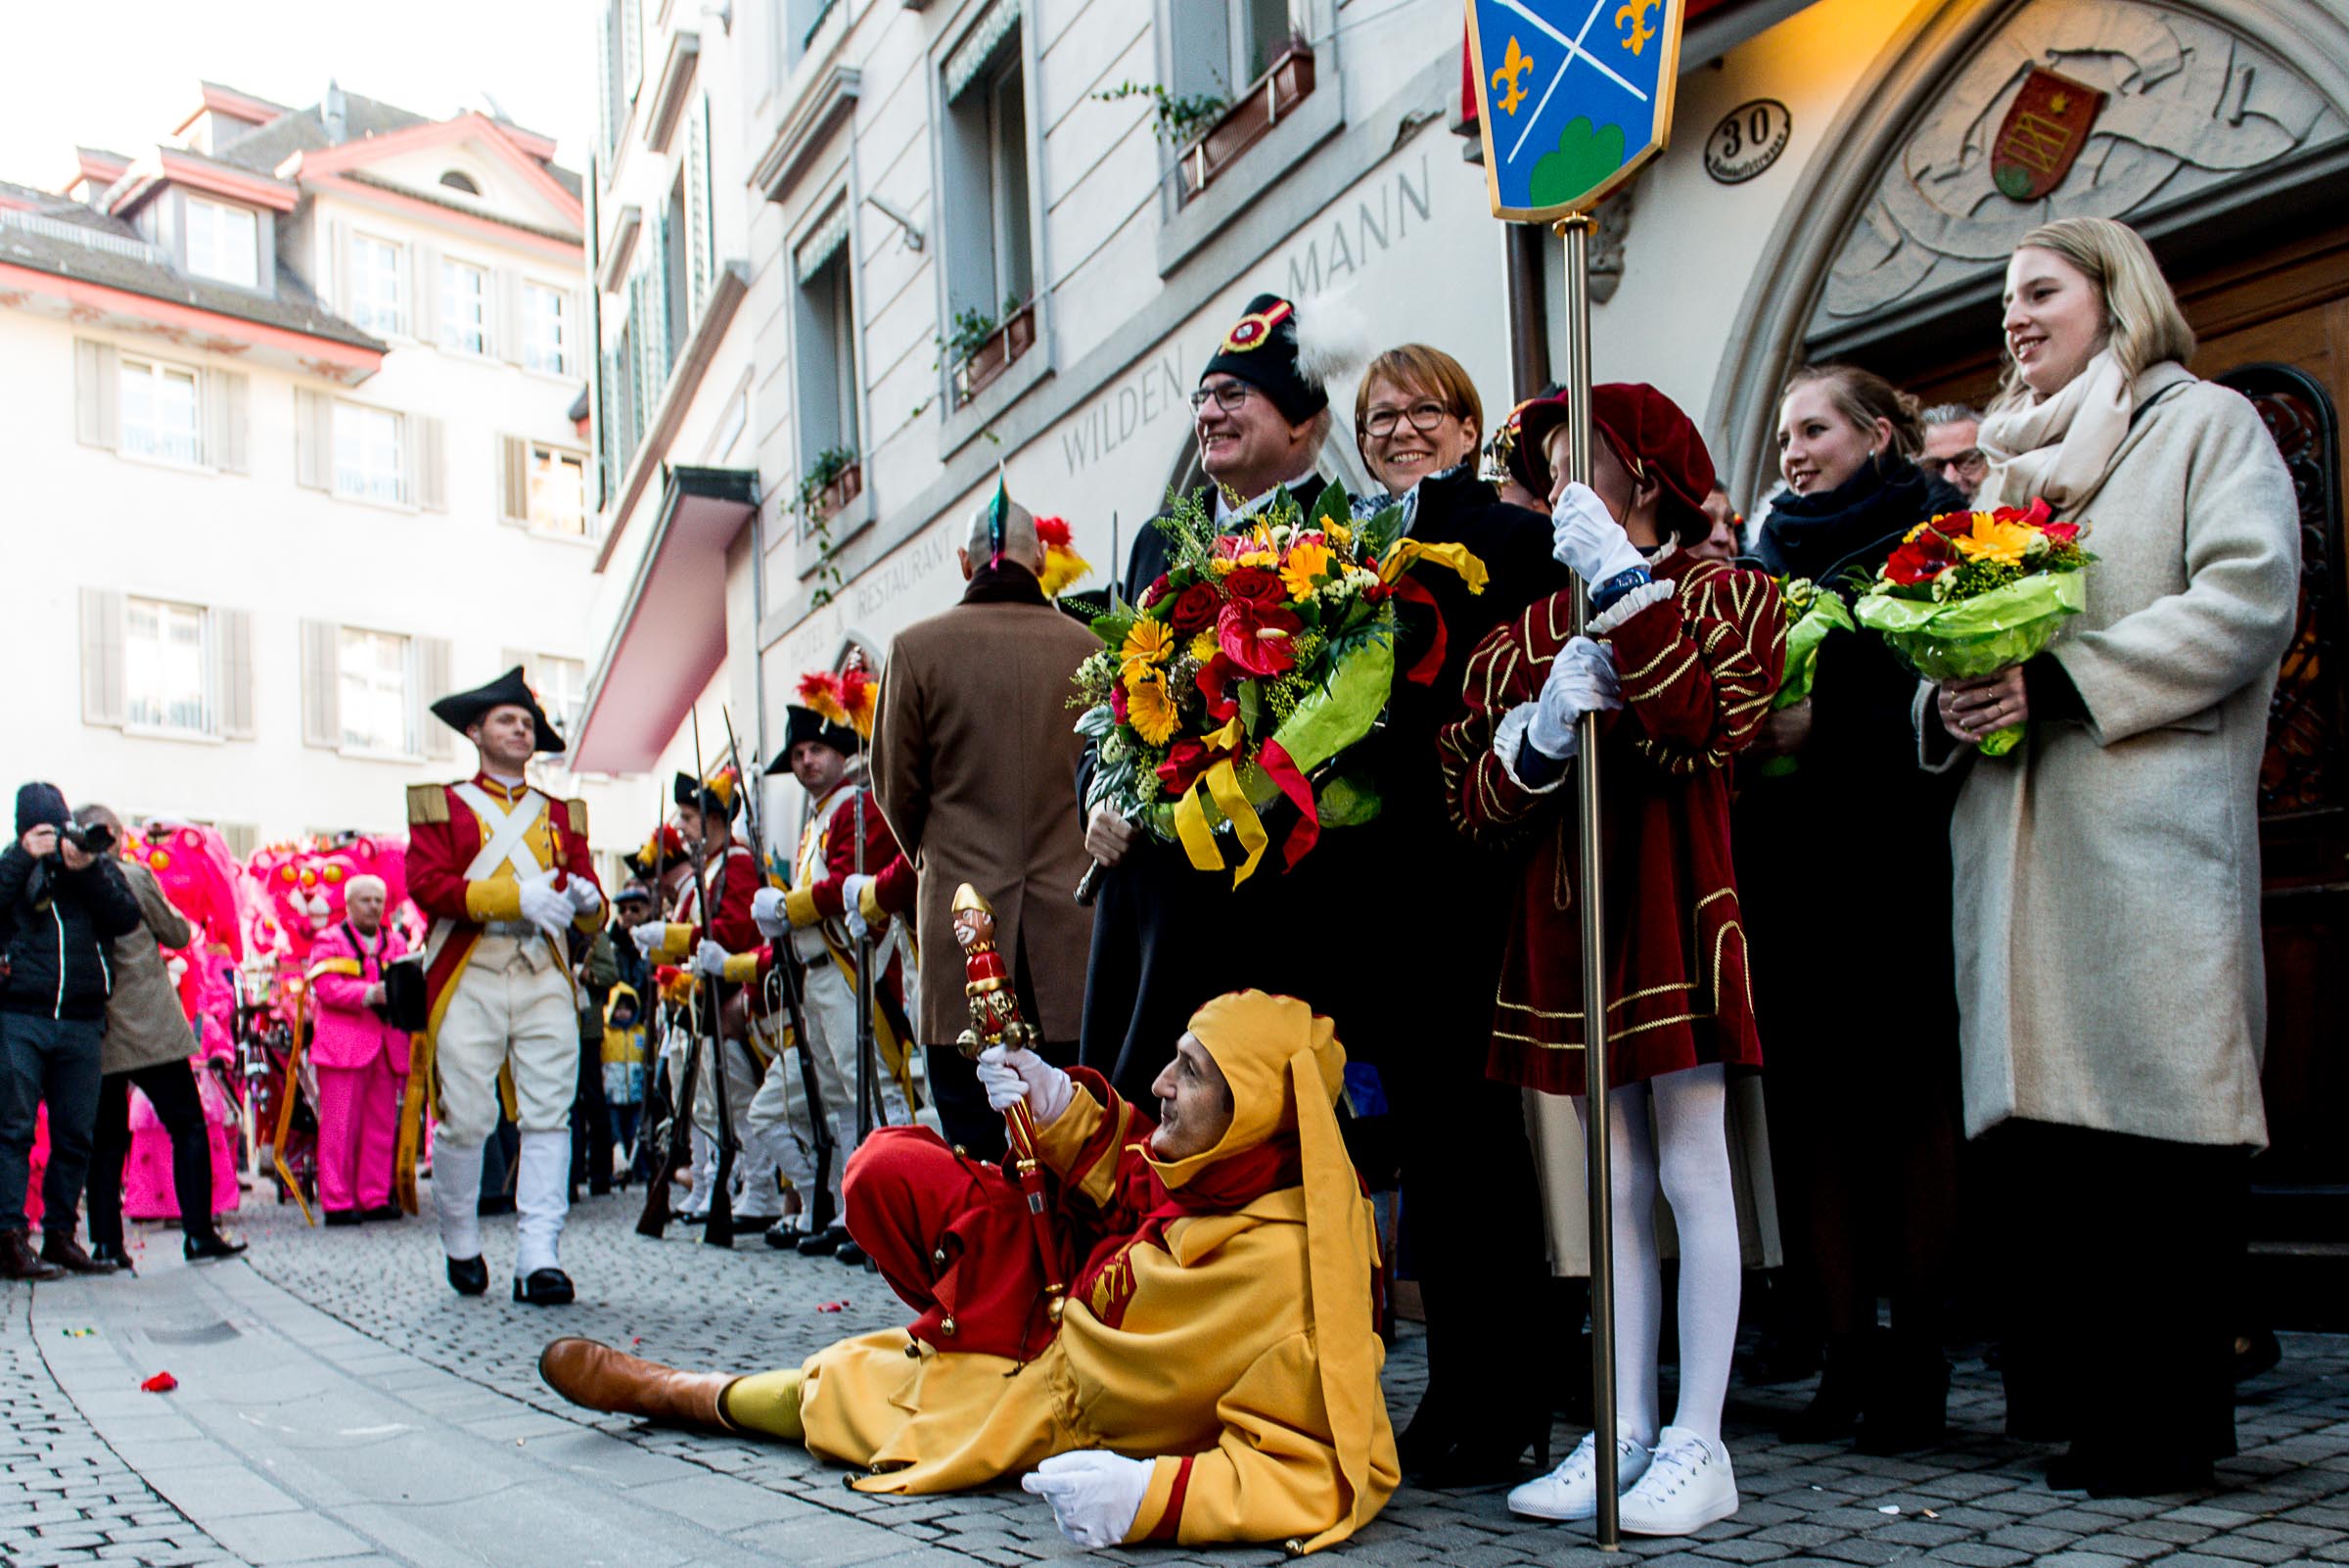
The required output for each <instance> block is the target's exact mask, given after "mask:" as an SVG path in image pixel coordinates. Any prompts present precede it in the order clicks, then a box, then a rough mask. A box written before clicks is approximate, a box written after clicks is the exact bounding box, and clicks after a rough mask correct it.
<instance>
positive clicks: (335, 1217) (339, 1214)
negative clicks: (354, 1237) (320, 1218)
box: [326, 1209, 367, 1230]
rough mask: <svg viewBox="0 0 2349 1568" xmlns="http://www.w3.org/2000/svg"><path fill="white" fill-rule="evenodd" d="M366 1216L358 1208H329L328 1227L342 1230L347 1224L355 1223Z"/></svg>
mask: <svg viewBox="0 0 2349 1568" xmlns="http://www.w3.org/2000/svg"><path fill="white" fill-rule="evenodd" d="M366 1218H367V1216H366V1215H365V1214H363V1213H361V1212H360V1211H359V1210H357V1209H329V1210H327V1211H326V1227H327V1228H328V1229H329V1230H340V1229H342V1228H343V1227H344V1226H345V1225H355V1224H357V1223H358V1222H360V1221H362V1220H364V1219H366Z"/></svg>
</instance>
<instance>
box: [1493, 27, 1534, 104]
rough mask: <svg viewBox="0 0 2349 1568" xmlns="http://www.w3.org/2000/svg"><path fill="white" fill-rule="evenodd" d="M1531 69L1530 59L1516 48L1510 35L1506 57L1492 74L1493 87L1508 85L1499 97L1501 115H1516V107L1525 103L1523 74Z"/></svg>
mask: <svg viewBox="0 0 2349 1568" xmlns="http://www.w3.org/2000/svg"><path fill="white" fill-rule="evenodd" d="M1531 69H1534V62H1533V60H1532V58H1531V57H1530V56H1528V55H1527V54H1526V52H1525V51H1524V50H1523V49H1520V48H1518V47H1517V39H1516V36H1515V35H1514V34H1512V35H1511V36H1510V38H1509V52H1508V55H1507V56H1506V58H1504V59H1503V60H1502V61H1501V63H1500V69H1498V70H1497V71H1495V72H1493V81H1492V85H1493V86H1495V87H1498V86H1499V85H1500V84H1501V83H1502V82H1504V81H1505V82H1507V83H1508V90H1507V91H1506V92H1504V93H1503V94H1502V95H1501V100H1500V112H1501V113H1502V114H1504V115H1514V114H1516V113H1517V108H1518V106H1519V105H1520V104H1523V103H1524V102H1525V81H1524V77H1525V73H1526V72H1527V71H1529V70H1531Z"/></svg>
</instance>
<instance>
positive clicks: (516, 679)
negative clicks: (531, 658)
mask: <svg viewBox="0 0 2349 1568" xmlns="http://www.w3.org/2000/svg"><path fill="white" fill-rule="evenodd" d="M509 706H511V707H515V708H527V709H529V710H530V722H531V723H532V724H533V725H535V726H536V729H537V738H536V740H535V741H534V742H533V743H532V744H531V747H530V749H531V750H532V751H538V752H559V751H561V750H563V737H562V735H561V734H560V733H558V732H557V730H556V729H555V726H554V725H553V724H552V723H550V722H548V721H547V716H546V710H545V709H543V708H541V707H539V706H538V697H537V694H536V693H534V692H532V691H531V690H530V682H529V681H527V680H525V679H523V678H522V666H520V665H516V666H515V667H514V668H513V669H509V670H507V671H506V672H505V673H504V674H502V675H500V676H498V677H497V678H496V679H495V680H493V681H491V682H489V684H488V685H486V686H476V687H474V688H473V690H471V691H452V692H450V693H449V694H448V695H447V696H445V697H443V698H441V699H440V700H439V701H438V702H436V703H434V704H433V716H434V717H435V718H438V720H440V722H441V723H443V724H446V725H447V726H448V727H449V728H451V729H453V730H455V731H456V732H457V733H458V734H460V735H462V734H464V733H465V731H466V729H467V728H468V727H470V726H471V725H474V724H478V723H480V722H481V720H482V718H483V716H484V715H486V714H487V713H488V712H489V711H490V710H491V709H493V708H505V707H509Z"/></svg>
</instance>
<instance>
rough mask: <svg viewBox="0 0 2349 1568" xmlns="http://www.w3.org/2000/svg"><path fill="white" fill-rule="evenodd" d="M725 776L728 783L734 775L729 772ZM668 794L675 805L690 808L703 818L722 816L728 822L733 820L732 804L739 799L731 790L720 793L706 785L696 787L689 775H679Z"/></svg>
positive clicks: (691, 776)
mask: <svg viewBox="0 0 2349 1568" xmlns="http://www.w3.org/2000/svg"><path fill="white" fill-rule="evenodd" d="M725 776H726V778H727V780H728V781H729V782H730V781H731V780H732V778H733V776H734V775H733V774H732V772H730V771H729V772H728V773H727V774H726V775H725ZM668 793H669V799H670V800H672V801H674V802H675V803H676V804H677V805H679V806H690V807H693V808H694V809H695V810H697V811H699V812H701V813H702V815H704V816H722V817H724V818H725V819H726V820H727V821H729V822H731V821H733V820H734V804H735V802H736V800H738V799H739V797H738V796H737V795H735V794H734V792H733V791H732V790H731V789H729V790H726V791H723V792H720V791H718V790H715V789H713V788H711V787H710V785H708V784H699V785H697V784H696V783H695V782H694V778H693V775H692V774H691V773H679V774H678V775H677V777H676V781H675V783H673V784H672V785H671V786H670V787H669V792H668Z"/></svg>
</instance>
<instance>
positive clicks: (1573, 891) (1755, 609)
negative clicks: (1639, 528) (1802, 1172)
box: [1437, 546, 1786, 1094]
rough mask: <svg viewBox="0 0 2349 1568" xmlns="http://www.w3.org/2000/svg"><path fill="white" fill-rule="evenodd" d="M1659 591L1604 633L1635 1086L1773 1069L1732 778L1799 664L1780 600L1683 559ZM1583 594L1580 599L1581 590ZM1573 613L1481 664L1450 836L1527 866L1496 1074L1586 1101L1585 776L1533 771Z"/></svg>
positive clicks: (1610, 788)
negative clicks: (1757, 983)
mask: <svg viewBox="0 0 2349 1568" xmlns="http://www.w3.org/2000/svg"><path fill="white" fill-rule="evenodd" d="M1650 566H1651V570H1652V571H1653V573H1654V575H1655V580H1654V581H1653V582H1651V583H1648V584H1646V585H1643V586H1641V587H1638V588H1635V589H1633V590H1632V591H1631V592H1630V593H1628V594H1626V595H1624V597H1623V598H1622V599H1620V600H1618V601H1617V602H1616V603H1614V604H1612V605H1610V606H1609V607H1608V608H1607V611H1606V613H1605V614H1604V615H1601V616H1597V617H1594V618H1593V619H1592V621H1591V623H1590V628H1589V634H1590V635H1591V636H1592V637H1595V638H1597V639H1599V640H1601V641H1604V642H1607V643H1609V644H1611V645H1612V647H1613V649H1614V654H1615V667H1616V670H1617V673H1618V674H1619V675H1620V677H1621V680H1622V688H1623V700H1624V707H1623V710H1622V711H1621V712H1619V713H1611V714H1604V715H1600V718H1601V724H1600V730H1601V741H1600V746H1601V753H1600V776H1599V783H1600V790H1601V793H1602V796H1603V803H1604V804H1603V807H1602V813H1603V814H1602V821H1603V823H1604V826H1605V840H1604V842H1605V853H1606V865H1605V871H1606V894H1607V921H1606V930H1607V939H1608V947H1609V960H1610V968H1611V970H1612V973H1611V974H1610V975H1609V977H1608V985H1607V996H1608V998H1609V1000H1608V1003H1607V1020H1608V1029H1607V1035H1608V1041H1609V1046H1608V1049H1609V1055H1608V1064H1609V1067H1610V1070H1611V1073H1612V1082H1614V1083H1616V1084H1629V1083H1635V1082H1637V1081H1640V1080H1644V1079H1649V1078H1654V1077H1656V1076H1658V1075H1660V1074H1664V1073H1671V1072H1678V1071H1680V1070H1681V1069H1684V1068H1690V1067H1695V1066H1699V1065H1701V1064H1704V1063H1708V1062H1724V1063H1728V1064H1730V1065H1733V1066H1741V1067H1759V1066H1760V1065H1761V1063H1762V1046H1761V1041H1760V1039H1759V1038H1758V1037H1757V1036H1756V1034H1755V1030H1754V1011H1753V995H1752V989H1751V987H1750V986H1749V985H1748V983H1747V978H1746V954H1745V930H1744V926H1743V923H1742V920H1741V917H1740V916H1739V913H1738V907H1737V879H1736V874H1735V872H1734V870H1733V869H1732V868H1731V865H1730V860H1729V761H1730V759H1731V758H1732V757H1733V756H1734V755H1735V754H1736V753H1737V752H1738V751H1739V750H1741V749H1742V748H1743V747H1744V746H1745V745H1746V744H1747V742H1748V741H1750V740H1751V739H1752V738H1753V734H1754V731H1755V729H1756V728H1757V727H1758V726H1759V725H1760V724H1761V722H1762V720H1763V718H1764V717H1766V716H1767V715H1768V714H1769V712H1770V699H1771V697H1772V695H1773V693H1775V692H1776V690H1777V687H1778V676H1779V672H1780V669H1781V667H1782V666H1783V664H1784V661H1785V646H1786V627H1785V618H1784V615H1783V612H1782V611H1781V609H1780V606H1779V601H1778V589H1777V584H1776V583H1775V582H1774V581H1773V580H1772V579H1771V578H1770V577H1769V576H1766V575H1765V574H1762V573H1759V572H1747V571H1740V570H1737V569H1734V568H1730V567H1726V566H1723V565H1722V564H1720V563H1719V562H1714V561H1697V560H1693V559H1692V558H1690V557H1689V556H1688V555H1686V554H1685V553H1682V552H1681V551H1679V550H1677V549H1674V548H1672V547H1670V546H1667V547H1666V549H1665V550H1664V551H1663V552H1662V553H1660V554H1659V555H1657V556H1656V558H1655V559H1654V561H1653V562H1651V564H1650ZM1569 591H1570V592H1572V591H1579V590H1569ZM1571 604H1572V600H1571V599H1570V598H1569V596H1568V594H1566V593H1560V594H1557V595H1554V596H1552V597H1551V598H1549V599H1546V600H1544V601H1543V602H1542V603H1541V604H1538V605H1535V606H1534V607H1533V608H1532V609H1531V610H1529V611H1527V612H1526V613H1525V614H1524V615H1523V616H1521V617H1520V618H1518V620H1517V621H1515V622H1514V623H1510V624H1509V625H1506V626H1503V627H1501V628H1500V629H1499V630H1497V631H1495V632H1494V633H1493V634H1492V635H1491V636H1489V637H1487V638H1486V639H1485V640H1484V642H1483V643H1481V644H1480V645H1479V646H1478V648H1477V650H1476V652H1475V654H1474V655H1473V656H1472V657H1471V658H1470V660H1469V663H1468V674H1467V682H1466V688H1465V690H1464V692H1463V694H1462V695H1463V697H1464V699H1465V701H1466V704H1467V710H1468V711H1467V714H1466V715H1465V716H1464V717H1462V718H1461V719H1459V720H1458V721H1457V722H1455V723H1453V724H1451V725H1450V726H1449V727H1447V728H1446V729H1445V730H1444V731H1443V733H1442V735H1441V736H1440V737H1439V739H1438V743H1437V744H1438V749H1439V751H1440V753H1441V758H1442V763H1443V769H1444V784H1445V791H1446V795H1447V798H1448V800H1449V802H1450V805H1451V815H1452V820H1453V823H1454V824H1455V825H1456V826H1458V827H1459V828H1460V829H1461V830H1462V831H1464V832H1466V833H1468V834H1470V835H1471V836H1472V837H1475V838H1477V839H1478V840H1480V841H1484V842H1488V843H1495V844H1516V845H1519V846H1520V847H1522V848H1523V849H1524V850H1525V852H1526V860H1525V868H1524V872H1523V878H1522V880H1521V882H1520V883H1519V887H1518V895H1517V918H1516V919H1515V920H1513V921H1512V922H1511V923H1510V927H1509V945H1508V950H1507V954H1506V956H1505V958H1504V959H1503V963H1502V968H1501V977H1500V989H1499V993H1498V995H1497V998H1496V1002H1495V1012H1494V1021H1493V1043H1492V1049H1491V1053H1490V1056H1489V1058H1488V1062H1487V1067H1488V1071H1489V1072H1490V1073H1491V1074H1492V1076H1493V1077H1495V1078H1497V1079H1500V1080H1502V1081H1504V1082H1507V1083H1511V1084H1519V1085H1521V1086H1524V1087H1528V1088H1538V1089H1543V1090H1544V1091H1546V1092H1549V1093H1552V1094H1580V1093H1582V1092H1583V1091H1584V1089H1583V1050H1584V1031H1583V981H1582V929H1581V914H1580V911H1579V908H1578V906H1577V905H1576V902H1575V899H1576V898H1577V896H1578V895H1577V885H1578V884H1579V882H1580V880H1581V879H1580V877H1579V876H1578V875H1577V873H1576V871H1575V865H1576V862H1577V861H1578V860H1579V859H1580V857H1581V856H1580V853H1579V849H1578V843H1579V839H1578V829H1577V825H1576V812H1575V800H1576V792H1575V791H1574V790H1573V789H1570V788H1565V787H1563V786H1564V785H1565V784H1566V783H1567V782H1568V781H1569V780H1571V779H1572V778H1573V776H1574V773H1573V768H1572V766H1571V764H1569V765H1568V766H1567V767H1566V768H1564V769H1561V770H1556V772H1555V776H1552V777H1548V779H1547V782H1546V783H1543V784H1540V785H1538V786H1537V785H1530V784H1529V783H1528V782H1527V781H1525V780H1524V779H1521V778H1520V776H1519V774H1518V772H1517V770H1516V761H1517V758H1518V755H1519V753H1518V748H1519V747H1520V745H1521V744H1524V740H1525V731H1526V728H1527V725H1528V723H1529V722H1530V721H1531V719H1532V716H1533V713H1534V705H1535V704H1536V703H1537V701H1538V700H1539V698H1540V697H1541V694H1542V687H1543V681H1544V680H1546V679H1547V677H1548V675H1549V669H1550V665H1551V663H1552V661H1554V660H1555V659H1556V658H1557V656H1558V654H1559V652H1560V651H1561V650H1562V649H1563V648H1564V647H1565V646H1566V644H1567V642H1568V641H1569V640H1570V639H1571V637H1572V635H1573V632H1572V630H1571V627H1570V623H1569V620H1568V617H1569V614H1570V609H1571Z"/></svg>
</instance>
